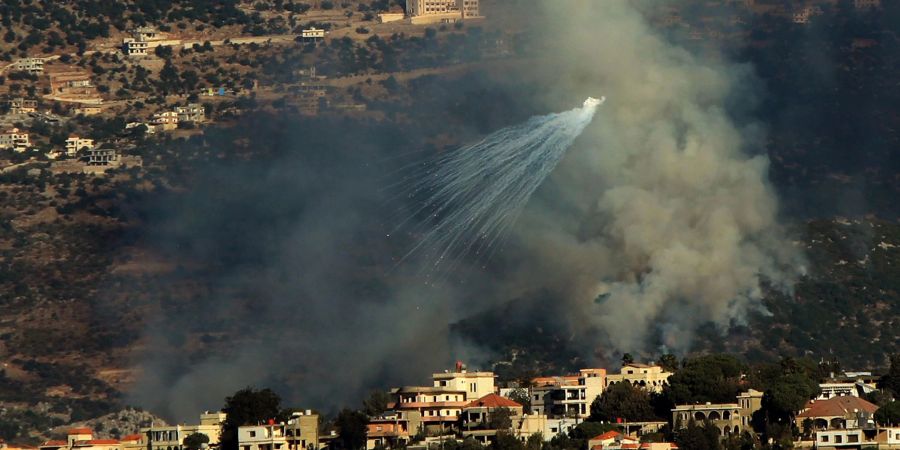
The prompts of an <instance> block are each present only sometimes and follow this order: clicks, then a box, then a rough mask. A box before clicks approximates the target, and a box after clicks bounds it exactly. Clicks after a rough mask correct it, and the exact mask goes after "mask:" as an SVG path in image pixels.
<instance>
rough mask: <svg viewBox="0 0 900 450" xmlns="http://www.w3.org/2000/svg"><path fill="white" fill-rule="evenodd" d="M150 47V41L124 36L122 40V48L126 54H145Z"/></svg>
mask: <svg viewBox="0 0 900 450" xmlns="http://www.w3.org/2000/svg"><path fill="white" fill-rule="evenodd" d="M149 49H150V43H149V42H147V41H144V40H138V39H135V38H125V39H123V40H122V50H123V51H124V52H125V54H126V55H128V56H147V54H148V51H149Z"/></svg>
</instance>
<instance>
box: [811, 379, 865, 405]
mask: <svg viewBox="0 0 900 450" xmlns="http://www.w3.org/2000/svg"><path fill="white" fill-rule="evenodd" d="M819 389H821V390H822V393H821V394H819V396H818V397H816V400H828V399H829V398H832V397H840V396H842V395H850V396H853V397H861V396H863V395H865V394H868V393H870V392H874V391H876V390H878V387H876V386H875V384H874V383H867V382H865V381H862V380H860V381H856V382H827V383H819Z"/></svg>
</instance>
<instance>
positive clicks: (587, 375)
mask: <svg viewBox="0 0 900 450" xmlns="http://www.w3.org/2000/svg"><path fill="white" fill-rule="evenodd" d="M532 382H533V383H534V387H533V388H532V389H531V411H532V412H533V413H535V414H546V415H547V416H548V417H551V418H554V417H580V418H585V417H587V416H589V415H590V414H591V402H593V401H594V399H596V398H597V397H598V396H600V395H601V394H603V391H604V389H605V387H606V385H607V382H606V370H605V369H581V371H580V372H579V374H578V375H566V376H558V377H538V378H535V379H534V380H532Z"/></svg>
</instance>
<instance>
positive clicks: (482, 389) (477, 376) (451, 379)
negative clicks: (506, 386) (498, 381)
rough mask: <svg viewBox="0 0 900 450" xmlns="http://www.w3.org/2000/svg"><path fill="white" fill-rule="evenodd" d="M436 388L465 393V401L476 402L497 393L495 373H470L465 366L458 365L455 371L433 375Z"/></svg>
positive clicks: (458, 363) (459, 363)
mask: <svg viewBox="0 0 900 450" xmlns="http://www.w3.org/2000/svg"><path fill="white" fill-rule="evenodd" d="M431 378H432V380H434V387H441V388H448V389H453V390H457V391H462V392H464V393H465V400H475V399H479V398H482V397H484V396H485V395H488V394H493V393H495V392H496V388H495V387H494V379H495V378H496V376H495V375H494V373H493V372H478V371H475V372H469V371H468V370H467V369H466V366H465V364H463V363H461V362H457V363H456V367H455V370H454V371H449V370H447V371H444V372H439V373H435V374H432V375H431Z"/></svg>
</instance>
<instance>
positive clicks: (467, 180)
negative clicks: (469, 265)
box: [407, 97, 605, 266]
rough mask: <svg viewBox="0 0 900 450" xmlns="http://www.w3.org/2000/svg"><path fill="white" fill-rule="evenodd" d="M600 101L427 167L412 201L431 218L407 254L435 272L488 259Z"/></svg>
mask: <svg viewBox="0 0 900 450" xmlns="http://www.w3.org/2000/svg"><path fill="white" fill-rule="evenodd" d="M604 100H605V97H601V98H600V99H595V98H592V97H589V98H588V99H587V100H585V101H584V104H583V106H582V107H581V108H575V109H572V110H569V111H565V112H562V113H554V114H547V115H544V116H535V117H532V118H530V119H528V120H527V121H526V122H525V123H522V124H519V125H514V126H511V127H507V128H504V129H501V130H499V131H496V132H494V133H492V134H490V135H488V136H487V137H485V138H484V139H482V140H481V141H479V142H477V143H475V144H472V145H467V146H464V147H461V148H459V149H457V150H455V151H453V152H450V153H449V154H447V155H441V156H438V157H436V158H435V159H434V160H432V161H430V162H428V163H426V164H425V167H428V168H429V169H428V170H427V171H426V172H425V173H424V174H422V175H419V176H417V177H415V178H414V181H413V183H412V185H411V188H410V194H411V195H420V193H424V195H425V200H424V204H423V206H422V207H421V209H420V210H419V211H418V213H423V212H427V213H428V215H429V217H428V219H426V224H425V227H426V228H425V230H424V231H423V236H422V238H421V239H420V240H419V242H418V243H417V244H416V245H415V246H414V247H413V248H412V249H411V250H410V252H409V254H412V253H416V252H423V253H425V256H426V258H429V260H430V261H431V262H432V264H433V265H434V266H437V265H439V264H441V263H442V262H443V261H445V260H457V259H458V258H460V257H463V256H466V255H468V254H474V255H475V256H476V258H478V257H484V256H487V255H488V254H489V253H490V251H491V250H492V249H493V248H494V247H495V244H496V243H497V240H498V239H499V238H501V237H502V235H503V233H504V232H505V231H506V230H507V229H508V228H509V227H510V225H512V224H513V223H514V222H515V220H516V218H517V217H518V216H519V214H520V213H521V211H522V209H523V208H524V207H525V205H526V204H527V203H528V199H529V198H530V197H531V195H532V194H533V193H534V191H535V190H536V189H537V188H538V186H540V184H541V183H542V182H543V181H544V179H545V178H546V177H547V176H548V175H549V174H550V172H551V171H553V168H554V167H556V165H557V164H558V163H559V161H560V160H561V159H562V157H563V155H564V154H565V153H566V150H568V149H569V147H571V146H572V143H573V142H574V141H575V139H576V138H578V136H579V135H580V134H581V132H582V131H583V130H584V128H585V127H586V126H587V125H588V124H589V123H590V122H591V120H592V119H593V117H594V112H595V111H596V110H597V107H598V106H599V105H601V104H602V103H603V101H604ZM409 254H408V255H407V256H409Z"/></svg>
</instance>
